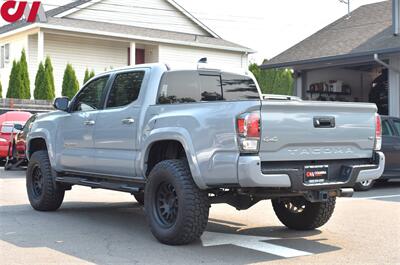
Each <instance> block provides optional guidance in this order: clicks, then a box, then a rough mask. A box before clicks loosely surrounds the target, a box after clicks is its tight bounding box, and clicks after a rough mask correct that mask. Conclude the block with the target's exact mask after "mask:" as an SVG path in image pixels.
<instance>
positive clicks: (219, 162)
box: [26, 64, 385, 245]
mask: <svg viewBox="0 0 400 265" xmlns="http://www.w3.org/2000/svg"><path fill="white" fill-rule="evenodd" d="M54 107H55V108H56V109H57V111H55V112H52V113H48V114H44V115H41V116H39V117H38V118H37V120H36V121H35V123H33V125H32V129H31V131H30V133H29V135H28V138H27V158H28V159H29V166H28V169H27V175H26V187H27V193H28V197H29V201H30V203H31V205H32V207H33V208H34V209H36V210H39V211H55V210H57V209H58V208H59V207H60V206H61V204H62V201H63V198H64V193H65V191H68V190H71V188H72V187H73V186H74V185H83V186H88V187H91V188H96V189H97V188H101V189H109V190H115V191H121V192H127V193H130V194H132V195H134V196H135V198H136V200H137V201H138V202H139V203H141V204H143V205H144V209H145V212H146V216H147V219H148V223H149V225H150V229H151V231H152V233H153V235H154V236H155V237H156V238H157V239H158V240H159V241H160V242H162V243H165V244H169V245H183V244H188V243H190V242H193V241H195V240H197V239H198V238H200V236H201V235H202V233H203V231H204V230H205V228H206V225H207V221H208V215H209V208H210V205H212V204H217V203H227V204H229V205H231V206H233V207H235V208H236V209H238V210H246V209H248V208H250V207H252V206H253V205H255V204H256V203H258V202H259V201H262V200H272V205H273V209H274V211H275V213H276V215H277V217H278V218H279V220H280V221H281V222H282V223H283V224H284V225H286V226H287V227H289V228H290V229H297V230H310V229H316V228H318V227H320V226H322V225H324V224H325V223H326V222H327V221H328V219H329V218H330V217H331V215H332V213H333V211H334V207H335V202H336V198H337V197H349V196H352V193H353V186H354V184H355V183H357V182H361V181H365V180H370V179H377V178H379V177H380V176H381V174H382V172H383V169H384V164H385V157H384V155H383V154H382V153H381V152H379V149H380V145H381V121H380V117H379V115H377V107H376V105H375V104H363V103H328V102H307V101H301V100H298V99H293V98H291V97H279V96H278V97H264V96H263V95H262V94H261V91H260V88H259V87H258V84H257V83H256V81H255V79H254V77H253V76H252V75H251V73H249V72H246V71H244V70H243V71H241V72H238V71H223V70H215V69H203V68H197V69H194V70H179V71H178V70H171V69H169V67H168V66H166V65H163V64H151V65H141V66H136V67H129V68H124V69H119V70H113V71H110V72H106V73H103V74H101V75H98V76H96V77H94V78H93V79H91V80H90V81H89V82H87V83H86V84H85V85H84V86H83V88H82V89H81V90H80V91H79V92H78V93H77V95H76V96H75V97H74V98H73V99H72V100H71V101H69V100H68V99H67V98H57V99H56V100H55V102H54Z"/></svg>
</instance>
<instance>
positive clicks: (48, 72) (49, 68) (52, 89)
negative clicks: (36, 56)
mask: <svg viewBox="0 0 400 265" xmlns="http://www.w3.org/2000/svg"><path fill="white" fill-rule="evenodd" d="M44 70H45V76H46V84H48V86H47V87H46V96H45V98H44V99H46V100H53V99H54V98H55V96H56V86H55V85H54V75H53V65H52V64H51V59H50V57H49V56H47V57H46V61H45V63H44Z"/></svg>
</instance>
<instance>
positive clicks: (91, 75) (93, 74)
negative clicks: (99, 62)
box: [89, 70, 96, 79]
mask: <svg viewBox="0 0 400 265" xmlns="http://www.w3.org/2000/svg"><path fill="white" fill-rule="evenodd" d="M95 76H96V74H95V73H94V70H92V71H90V74H89V77H90V78H89V79H92V78H93V77H95Z"/></svg>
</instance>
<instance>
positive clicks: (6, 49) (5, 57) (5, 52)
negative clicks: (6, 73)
mask: <svg viewBox="0 0 400 265" xmlns="http://www.w3.org/2000/svg"><path fill="white" fill-rule="evenodd" d="M9 62H10V44H9V43H7V44H4V45H2V46H1V62H0V67H1V68H4V67H5V65H6V64H8V63H9Z"/></svg>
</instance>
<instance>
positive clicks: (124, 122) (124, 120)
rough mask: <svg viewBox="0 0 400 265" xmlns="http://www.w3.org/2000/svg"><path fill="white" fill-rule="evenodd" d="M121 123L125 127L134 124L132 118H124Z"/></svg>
mask: <svg viewBox="0 0 400 265" xmlns="http://www.w3.org/2000/svg"><path fill="white" fill-rule="evenodd" d="M122 123H123V124H126V125H129V124H133V123H135V120H134V119H132V118H126V119H123V120H122Z"/></svg>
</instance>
